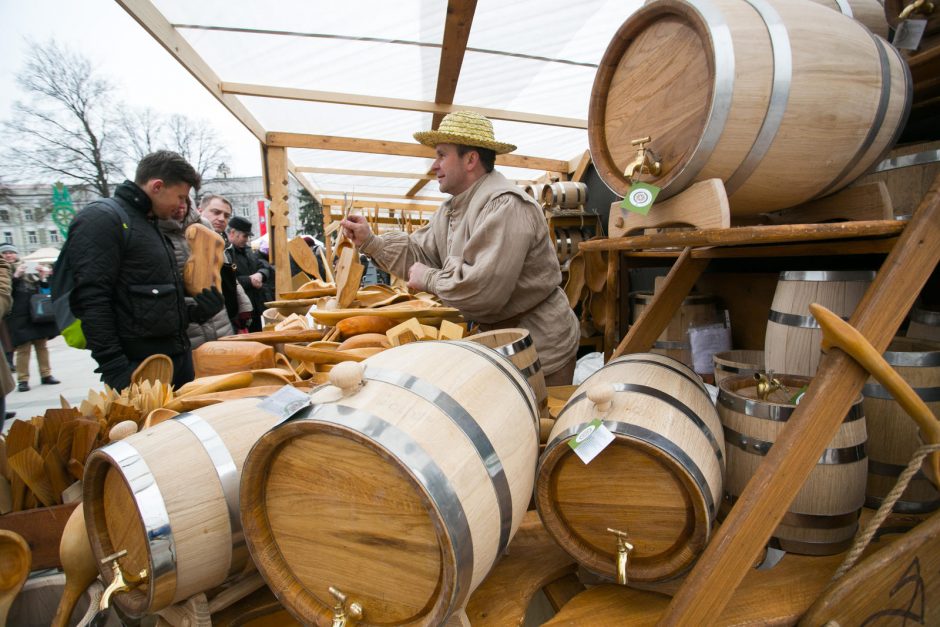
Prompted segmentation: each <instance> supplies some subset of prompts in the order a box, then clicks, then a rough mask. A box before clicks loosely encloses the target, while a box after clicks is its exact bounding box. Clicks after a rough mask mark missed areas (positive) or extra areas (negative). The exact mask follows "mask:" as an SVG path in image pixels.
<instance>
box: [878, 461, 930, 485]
mask: <svg viewBox="0 0 940 627" xmlns="http://www.w3.org/2000/svg"><path fill="white" fill-rule="evenodd" d="M905 468H906V466H900V465H898V464H889V463H888V462H881V461H878V460H876V459H869V460H868V474H870V475H878V476H880V477H900V476H901V473H902V472H904V469H905ZM914 479H918V480H920V481H930V480H929V479H928V478H927V475H925V474H924V471H923V470H918V471H917V472H915V473H914V476H913V477H911V481H913V480H914Z"/></svg>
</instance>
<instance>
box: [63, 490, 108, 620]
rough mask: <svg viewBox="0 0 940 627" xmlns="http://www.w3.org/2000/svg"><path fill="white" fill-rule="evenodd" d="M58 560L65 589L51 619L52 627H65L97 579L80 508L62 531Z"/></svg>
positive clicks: (74, 510) (79, 507) (83, 512)
mask: <svg viewBox="0 0 940 627" xmlns="http://www.w3.org/2000/svg"><path fill="white" fill-rule="evenodd" d="M59 560H60V561H61V562H62V570H64V571H65V589H64V590H63V591H62V598H61V599H60V600H59V607H58V609H57V610H56V613H55V618H53V619H52V627H65V625H67V624H68V622H69V618H70V617H71V616H72V611H73V610H74V609H75V604H76V603H78V600H79V599H80V598H81V596H82V595H83V594H84V593H85V590H87V589H88V586H90V585H91V582H93V581H94V580H95V578H96V577H97V576H98V567H97V566H96V565H95V555H94V553H92V551H91V543H90V542H89V541H88V531H87V529H86V528H85V511H84V509H82V506H81V504H79V506H78V507H76V508H75V509H73V510H72V515H71V516H69V519H68V521H67V522H66V523H65V527H64V528H63V530H62V540H61V541H60V542H59Z"/></svg>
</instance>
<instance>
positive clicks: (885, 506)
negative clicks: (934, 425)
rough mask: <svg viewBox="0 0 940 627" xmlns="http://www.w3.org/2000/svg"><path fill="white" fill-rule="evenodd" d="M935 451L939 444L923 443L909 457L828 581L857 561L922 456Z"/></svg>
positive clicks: (938, 448) (939, 449)
mask: <svg viewBox="0 0 940 627" xmlns="http://www.w3.org/2000/svg"><path fill="white" fill-rule="evenodd" d="M937 451H940V444H925V445H924V446H922V447H920V448H919V449H917V450H916V451H914V456H913V457H912V458H911V461H909V462H908V463H907V468H905V469H904V472H902V473H901V475H900V476H899V477H898V482H897V483H896V484H894V488H892V489H891V492H889V493H888V496H886V497H885V499H884V501H883V502H882V503H881V507H879V508H878V511H877V512H875V515H874V516H873V517H872V519H871V520H870V521H868V526H867V527H866V528H865V532H864V533H863V534H862V535H860V536H857V537H856V538H855V542H854V543H853V544H852V549H851V550H850V551H849V554H848V555H846V556H845V560H844V561H843V562H842V565H841V566H839V570H837V571H836V574H835V575H833V576H832V580H831V581H830V583H832V582H834V581H836V580H837V579H839V578H840V577H842V575H844V574H845V573H846V572H847V571H848V570H849V569H850V568H852V566H854V565H855V562H856V561H858V558H859V557H860V556H861V555H862V552H863V551H864V550H865V549H866V548H867V547H868V544H869V543H870V542H871V539H872V537H874V535H875V532H876V531H878V527H880V526H881V523H883V522H884V521H885V519H886V518H887V517H888V515H889V514H890V513H891V510H892V508H893V507H894V504H895V503H896V502H897V500H898V499H899V498H901V494H903V492H904V490H906V489H907V484H908V483H910V482H911V479H913V477H914V475H915V474H917V471H918V470H920V465H921V463H922V462H923V461H924V458H925V457H927V455H929V454H931V453H934V452H937Z"/></svg>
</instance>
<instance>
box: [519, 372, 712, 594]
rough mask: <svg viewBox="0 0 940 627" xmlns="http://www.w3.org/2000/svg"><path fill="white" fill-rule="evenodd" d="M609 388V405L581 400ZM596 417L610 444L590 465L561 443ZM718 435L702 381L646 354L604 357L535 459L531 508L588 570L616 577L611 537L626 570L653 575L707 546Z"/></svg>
mask: <svg viewBox="0 0 940 627" xmlns="http://www.w3.org/2000/svg"><path fill="white" fill-rule="evenodd" d="M595 390H596V391H598V392H604V391H612V393H613V400H612V404H611V406H610V407H609V408H608V409H604V408H603V406H600V407H599V406H598V404H595V403H594V402H592V400H591V399H590V398H588V394H589V393H590V394H591V395H592V396H593V395H594V394H595V393H596V392H595ZM595 418H599V419H601V420H602V421H603V424H604V425H605V426H606V427H607V428H608V429H609V430H610V431H611V432H612V433H613V435H614V441H613V442H612V443H611V444H610V445H608V446H607V447H606V448H605V449H604V450H603V451H601V452H600V454H598V456H597V457H595V458H594V459H593V460H592V461H591V462H590V463H589V464H584V463H583V462H582V461H581V459H580V458H579V457H578V456H577V455H576V454H575V453H574V451H573V450H572V449H571V447H570V446H569V441H570V440H572V438H575V437H576V436H577V435H578V433H579V432H580V431H582V430H583V429H584V428H585V427H586V426H587V425H588V424H589V423H590V422H591V421H592V420H594V419H595ZM723 472H724V439H723V437H722V435H721V423H720V422H719V420H718V414H717V412H716V410H715V406H714V405H712V403H711V400H710V398H709V396H708V393H707V392H706V391H705V386H704V384H703V383H702V380H701V378H699V377H698V375H696V374H695V373H694V372H692V371H691V370H690V369H689V368H687V367H686V366H684V365H683V364H681V363H679V362H677V361H675V360H673V359H670V358H669V357H664V356H662V355H657V354H654V353H635V354H632V355H627V356H624V357H620V358H618V359H614V360H612V361H611V362H610V363H608V364H607V365H606V366H604V367H603V368H601V369H600V370H598V371H597V372H595V373H594V374H592V375H591V376H590V377H588V378H587V380H585V381H584V382H583V383H582V384H581V385H580V386H578V388H577V389H576V390H575V392H574V394H573V395H572V397H571V399H570V400H569V401H568V403H567V404H566V405H565V408H564V409H563V410H562V412H561V413H560V414H559V415H558V419H557V420H556V421H555V426H554V427H553V428H552V431H551V434H550V435H549V442H548V445H547V446H546V447H545V452H544V453H543V454H542V457H541V459H540V460H539V468H538V473H537V476H536V490H535V504H536V506H537V507H538V511H539V515H540V516H541V518H542V522H543V524H544V525H545V529H546V530H547V531H548V532H549V533H550V534H551V535H552V537H553V538H554V539H555V541H556V542H558V544H559V545H561V547H562V548H563V549H565V551H567V552H568V553H569V554H571V556H572V557H574V558H575V559H576V560H577V561H578V562H579V563H580V564H581V565H583V566H584V567H586V568H588V569H589V570H591V571H594V572H596V573H600V574H602V575H606V576H608V577H614V576H615V575H616V557H617V538H616V536H614V535H612V534H611V533H609V532H608V531H607V529H608V528H613V529H619V530H621V531H625V532H626V533H627V534H629V542H630V543H631V544H633V546H634V549H633V551H632V552H631V553H630V557H629V569H628V573H627V576H628V578H629V579H630V580H631V581H659V580H664V579H670V578H672V577H675V576H677V575H679V574H681V573H683V572H684V571H686V570H688V569H689V568H690V567H691V566H692V564H693V562H694V561H695V559H696V558H697V557H698V555H699V554H700V553H701V551H702V550H703V549H704V548H705V544H706V542H707V541H708V537H709V535H710V534H711V531H712V526H713V522H714V518H715V510H716V508H717V506H718V504H719V503H720V499H721V493H722V488H721V481H722V474H723Z"/></svg>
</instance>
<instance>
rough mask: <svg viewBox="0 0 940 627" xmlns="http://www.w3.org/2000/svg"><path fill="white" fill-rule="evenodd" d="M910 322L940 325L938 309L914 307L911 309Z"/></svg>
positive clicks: (932, 325)
mask: <svg viewBox="0 0 940 627" xmlns="http://www.w3.org/2000/svg"><path fill="white" fill-rule="evenodd" d="M911 322H919V323H920V324H926V325H928V326H931V327H936V326H940V311H931V310H930V309H914V310H912V311H911Z"/></svg>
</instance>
